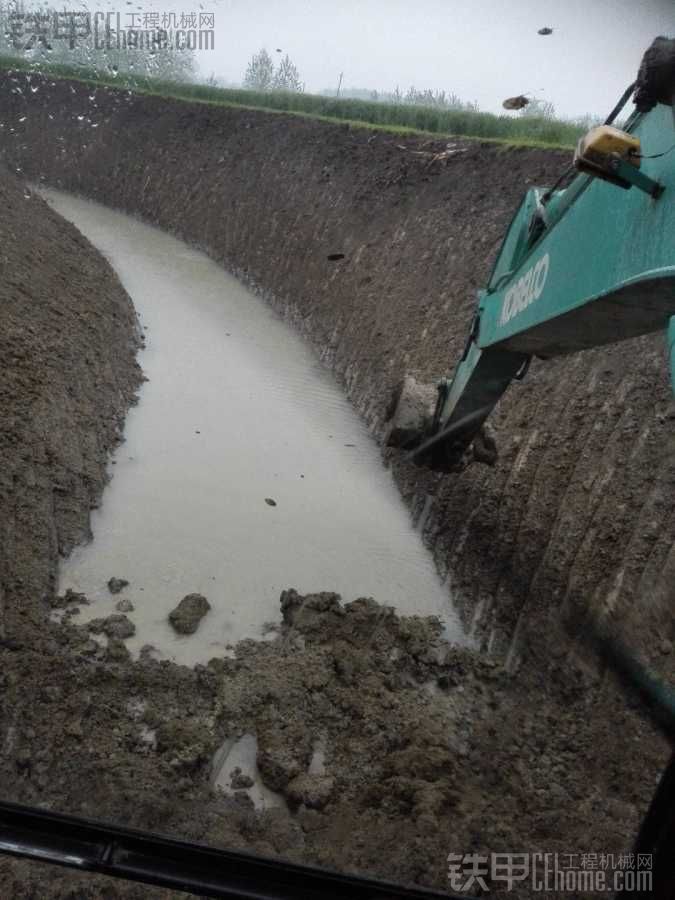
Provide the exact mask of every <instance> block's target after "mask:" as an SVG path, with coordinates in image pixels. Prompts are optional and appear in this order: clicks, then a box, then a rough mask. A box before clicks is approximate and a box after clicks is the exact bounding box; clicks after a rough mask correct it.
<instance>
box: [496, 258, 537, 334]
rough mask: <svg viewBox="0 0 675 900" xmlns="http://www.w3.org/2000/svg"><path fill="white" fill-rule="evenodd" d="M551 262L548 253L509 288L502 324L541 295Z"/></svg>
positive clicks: (504, 303) (503, 305)
mask: <svg viewBox="0 0 675 900" xmlns="http://www.w3.org/2000/svg"><path fill="white" fill-rule="evenodd" d="M549 263H550V259H549V255H548V253H547V254H546V255H545V256H542V258H541V259H540V260H539V262H538V263H536V265H534V266H532V267H531V268H529V269H528V270H527V272H526V273H525V274H524V275H523V276H521V277H520V278H519V279H518V281H517V282H516V283H515V284H514V285H513V287H511V288H509V290H508V291H507V292H506V296H505V297H504V302H503V303H502V315H501V318H500V320H499V324H500V325H506V323H507V322H510V321H511V319H512V318H513V317H514V316H515V315H517V314H518V313H519V312H522V311H523V310H524V309H527V307H528V306H529V305H530V303H532V302H533V301H534V300H538V299H539V298H540V297H541V295H542V293H543V291H544V285H545V284H546V279H547V278H548V268H549Z"/></svg>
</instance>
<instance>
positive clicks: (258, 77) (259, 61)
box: [244, 48, 274, 91]
mask: <svg viewBox="0 0 675 900" xmlns="http://www.w3.org/2000/svg"><path fill="white" fill-rule="evenodd" d="M273 84H274V63H273V62H272V57H271V56H270V55H269V53H268V52H267V50H265V48H263V49H262V50H260V52H259V53H254V54H253V56H252V57H251V61H250V62H249V64H248V66H247V68H246V74H245V75H244V87H246V88H249V89H250V90H253V91H269V90H271V89H272V86H273Z"/></svg>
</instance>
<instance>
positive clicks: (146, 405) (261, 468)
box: [46, 192, 461, 664]
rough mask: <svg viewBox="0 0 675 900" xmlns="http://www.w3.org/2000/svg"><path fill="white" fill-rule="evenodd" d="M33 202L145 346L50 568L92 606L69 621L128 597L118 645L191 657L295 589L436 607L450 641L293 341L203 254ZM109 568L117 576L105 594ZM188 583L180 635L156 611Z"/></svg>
mask: <svg viewBox="0 0 675 900" xmlns="http://www.w3.org/2000/svg"><path fill="white" fill-rule="evenodd" d="M46 197H47V199H48V200H49V202H50V203H51V204H52V206H54V208H55V209H56V210H57V211H58V212H60V213H61V214H62V215H63V216H65V217H66V218H67V219H69V220H70V221H72V222H73V223H74V224H75V225H76V226H77V227H78V228H79V229H80V231H82V232H83V234H84V235H86V236H87V237H88V238H89V240H90V241H91V242H92V243H93V244H94V245H95V246H96V247H97V248H98V249H99V250H100V251H102V252H103V254H104V255H105V256H106V257H107V258H108V260H109V261H110V263H111V264H112V265H113V267H114V268H115V270H116V271H117V273H118V275H119V277H120V279H121V281H122V283H123V284H124V286H125V288H126V289H127V291H128V292H129V294H130V296H131V297H132V299H133V302H134V304H135V307H136V310H137V312H138V316H139V320H140V323H141V326H142V327H143V328H144V330H145V336H146V341H147V347H146V349H145V350H144V351H143V352H142V353H141V354H140V363H141V365H142V367H143V370H144V372H145V375H146V376H147V378H148V379H149V381H148V382H147V383H146V384H145V385H144V386H143V389H142V391H141V395H140V402H139V405H138V406H137V407H135V408H134V409H132V410H131V411H130V413H129V416H128V419H127V424H126V430H125V439H126V440H125V443H124V444H123V445H122V446H121V448H120V449H119V450H118V452H117V454H116V456H115V457H114V459H113V461H112V463H111V468H110V471H111V475H112V476H113V477H112V481H111V483H110V485H109V486H108V488H107V489H106V491H105V493H104V497H103V503H102V506H101V509H100V510H96V511H94V513H93V515H92V530H93V535H94V537H93V541H92V542H91V543H90V544H88V545H87V546H85V547H81V548H78V549H77V550H76V551H75V552H74V553H73V554H72V556H71V557H70V558H69V559H67V560H65V561H64V562H63V564H62V567H61V585H60V586H61V589H62V590H65V589H66V588H73V589H74V590H77V591H82V592H84V593H86V594H87V595H88V596H89V598H90V600H91V601H92V605H91V606H90V607H87V608H86V609H83V610H82V613H81V620H84V618H85V617H87V618H93V617H100V616H106V615H109V614H111V613H113V612H115V604H116V602H118V601H119V600H120V598H128V599H129V600H131V602H132V603H133V605H134V610H133V612H130V613H129V614H128V615H129V618H131V619H132V621H133V622H134V624H135V626H136V634H135V636H134V637H133V638H131V639H130V640H129V641H128V646H129V648H130V649H131V650H132V652H137V651H138V650H139V649H140V647H141V646H142V645H143V644H147V643H149V644H152V645H154V646H155V647H156V648H157V649H158V650H159V652H160V654H163V655H165V656H167V657H170V658H173V659H175V660H177V661H178V662H183V663H188V664H193V663H195V662H198V661H206V660H208V659H209V658H210V657H211V656H213V655H215V654H216V653H222V652H223V651H224V650H226V649H227V647H228V645H230V644H231V643H232V642H234V641H237V640H239V639H241V638H243V637H259V636H260V634H261V633H262V632H263V630H264V625H265V623H268V622H270V621H278V618H279V593H280V591H281V590H282V589H284V588H286V587H291V586H292V587H295V588H297V589H298V590H300V591H301V592H308V591H316V590H335V591H338V592H339V593H341V594H342V596H343V598H344V599H345V600H351V599H354V598H356V597H357V596H372V597H374V598H375V599H376V600H379V601H381V602H386V603H390V604H393V605H395V606H396V607H397V608H398V609H399V610H400V611H402V612H406V613H421V614H436V615H439V616H441V617H442V619H443V620H444V621H445V623H446V625H447V628H448V631H449V634H450V636H451V637H453V638H456V639H459V638H460V633H461V632H460V628H459V625H458V622H457V618H456V616H455V614H454V612H453V609H452V607H451V604H450V599H449V596H448V591H447V588H446V587H445V586H444V585H443V584H441V582H440V580H439V578H438V576H437V573H436V571H435V568H434V565H433V563H432V560H431V557H430V555H429V554H428V553H427V551H426V550H425V548H424V546H423V544H422V541H421V538H420V536H419V534H418V533H416V532H415V531H414V530H413V529H412V527H411V525H410V520H409V516H408V512H407V510H406V509H405V507H404V505H403V503H402V501H401V499H400V497H399V495H398V493H397V491H396V489H395V487H394V484H393V482H392V479H391V477H390V475H389V473H388V472H387V471H386V470H385V469H384V468H383V467H382V465H381V461H380V457H379V451H378V448H377V447H376V445H375V444H374V442H373V441H372V440H371V438H370V436H369V435H368V433H367V431H366V429H365V428H364V426H363V425H362V424H361V422H360V421H359V420H358V418H357V417H356V415H355V414H354V412H353V410H352V408H351V407H350V406H349V404H348V402H347V401H346V399H345V398H344V396H343V395H342V393H341V391H340V390H339V388H338V387H337V385H336V384H335V383H334V382H333V380H332V379H331V377H330V375H329V374H328V373H326V372H325V371H324V370H323V369H322V368H321V367H320V365H319V364H318V363H317V361H316V359H315V358H314V356H313V355H312V353H311V351H310V350H309V348H308V347H307V346H306V345H305V344H304V342H303V341H302V340H301V339H300V338H299V337H298V336H297V335H296V334H294V333H293V332H292V330H290V329H289V328H288V326H286V325H285V324H284V323H283V321H281V319H280V318H279V317H278V316H277V315H276V314H275V313H274V312H273V311H272V310H271V309H270V308H269V307H268V306H267V305H266V304H265V303H264V302H263V301H261V300H260V299H259V298H257V297H256V296H255V295H253V294H252V293H251V292H250V291H249V290H247V289H246V288H245V287H243V286H242V285H241V284H240V283H239V282H238V281H237V280H236V279H235V278H233V277H231V276H229V275H227V274H226V273H225V272H224V271H223V270H222V269H221V268H220V267H219V266H217V265H216V264H215V263H214V262H212V261H211V260H209V259H208V258H207V257H206V256H205V255H204V254H202V253H199V252H197V251H195V250H193V249H191V248H189V247H188V246H187V245H185V244H183V243H181V242H179V241H177V240H175V239H173V238H171V237H169V236H167V235H166V234H164V233H162V232H160V231H159V230H157V229H154V228H151V227H148V226H147V225H143V224H141V223H140V222H138V221H136V220H134V219H132V218H129V217H128V216H125V215H123V214H121V213H117V212H113V211H111V210H108V209H106V208H104V207H101V206H98V205H96V204H93V203H91V202H88V201H84V200H81V199H76V198H73V197H70V196H67V195H63V194H60V193H57V192H48V193H47V194H46ZM269 501H272V502H269ZM272 503H273V504H275V505H272ZM112 576H115V577H119V578H125V579H127V580H128V581H129V583H130V584H129V587H128V588H126V589H125V590H124V592H123V593H122V594H120V595H118V596H112V595H111V594H110V592H109V591H108V588H107V586H106V583H107V581H108V579H109V578H111V577H112ZM192 592H199V593H202V594H204V595H205V596H206V597H207V598H208V600H209V603H210V604H211V607H212V609H211V611H210V612H209V613H208V614H207V616H206V618H205V619H204V620H203V621H202V624H201V626H200V628H199V630H198V632H197V633H196V634H195V635H192V636H177V635H175V634H174V632H173V630H172V628H171V627H170V625H169V624H168V622H167V615H168V613H169V611H170V610H171V609H173V608H174V607H175V606H176V604H177V603H178V601H179V600H180V599H181V598H182V597H183V596H184V595H185V594H188V593H192Z"/></svg>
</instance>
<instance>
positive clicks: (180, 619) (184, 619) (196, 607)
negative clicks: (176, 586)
mask: <svg viewBox="0 0 675 900" xmlns="http://www.w3.org/2000/svg"><path fill="white" fill-rule="evenodd" d="M210 609H211V605H210V604H209V601H208V600H207V599H206V597H204V596H202V594H187V595H186V596H185V597H183V599H182V600H181V601H180V603H179V604H178V606H177V607H176V608H175V609H174V610H172V611H171V612H170V613H169V622H170V623H171V625H172V627H173V629H174V631H176V632H178V634H194V633H195V631H196V630H197V628H198V627H199V623H200V622H201V620H202V619H203V618H204V616H205V615H206V614H207V612H208V611H209V610H210Z"/></svg>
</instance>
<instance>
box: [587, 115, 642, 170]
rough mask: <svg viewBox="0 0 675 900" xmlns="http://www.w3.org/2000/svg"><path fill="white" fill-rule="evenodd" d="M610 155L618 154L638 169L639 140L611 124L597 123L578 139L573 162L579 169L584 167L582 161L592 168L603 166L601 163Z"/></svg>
mask: <svg viewBox="0 0 675 900" xmlns="http://www.w3.org/2000/svg"><path fill="white" fill-rule="evenodd" d="M612 156H620V157H621V158H622V159H625V160H626V161H627V162H630V163H632V164H633V165H634V166H636V168H638V169H639V168H640V140H639V138H636V137H634V136H633V135H632V134H628V133H627V132H625V131H620V130H619V129H618V128H613V127H612V126H611V125H598V127H597V128H592V129H591V130H590V131H589V132H588V134H585V135H584V136H583V137H582V138H581V140H580V141H579V143H578V145H577V150H576V153H575V154H574V163H575V165H576V166H577V167H578V168H581V169H583V168H584V163H586V164H590V165H591V166H592V167H593V168H595V167H598V166H599V167H603V163H604V162H605V161H608V160H609V159H610V157H612Z"/></svg>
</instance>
